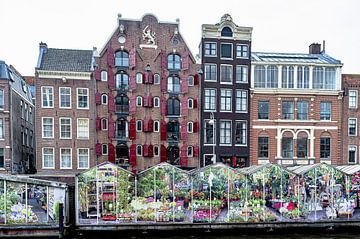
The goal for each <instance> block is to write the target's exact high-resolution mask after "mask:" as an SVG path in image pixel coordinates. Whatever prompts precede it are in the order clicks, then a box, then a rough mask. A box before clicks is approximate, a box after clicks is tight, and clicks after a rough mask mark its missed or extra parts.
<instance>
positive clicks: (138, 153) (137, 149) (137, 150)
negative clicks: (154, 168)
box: [136, 145, 142, 156]
mask: <svg viewBox="0 0 360 239" xmlns="http://www.w3.org/2000/svg"><path fill="white" fill-rule="evenodd" d="M136 156H142V146H141V145H137V146H136Z"/></svg>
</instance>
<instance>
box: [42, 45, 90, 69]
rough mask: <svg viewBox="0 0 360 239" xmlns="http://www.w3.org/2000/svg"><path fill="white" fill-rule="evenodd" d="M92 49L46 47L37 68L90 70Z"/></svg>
mask: <svg viewBox="0 0 360 239" xmlns="http://www.w3.org/2000/svg"><path fill="white" fill-rule="evenodd" d="M92 58H93V51H92V50H74V49H56V48H46V49H45V50H44V51H43V53H42V56H41V62H40V65H39V67H38V70H46V71H72V72H91V69H92Z"/></svg>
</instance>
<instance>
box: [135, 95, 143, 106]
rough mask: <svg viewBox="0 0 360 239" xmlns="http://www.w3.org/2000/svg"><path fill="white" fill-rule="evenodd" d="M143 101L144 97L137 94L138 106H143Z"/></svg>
mask: <svg viewBox="0 0 360 239" xmlns="http://www.w3.org/2000/svg"><path fill="white" fill-rule="evenodd" d="M142 102H143V98H142V97H141V96H140V95H139V96H136V106H139V107H141V106H142Z"/></svg>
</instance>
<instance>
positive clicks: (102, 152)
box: [101, 144, 108, 155]
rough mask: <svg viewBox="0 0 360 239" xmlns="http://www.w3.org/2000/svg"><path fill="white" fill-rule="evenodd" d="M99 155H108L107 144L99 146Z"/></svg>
mask: <svg viewBox="0 0 360 239" xmlns="http://www.w3.org/2000/svg"><path fill="white" fill-rule="evenodd" d="M101 154H102V155H108V145H107V144H102V145H101Z"/></svg>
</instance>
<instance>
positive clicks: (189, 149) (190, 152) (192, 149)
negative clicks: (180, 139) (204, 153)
mask: <svg viewBox="0 0 360 239" xmlns="http://www.w3.org/2000/svg"><path fill="white" fill-rule="evenodd" d="M193 155H194V147H193V146H189V147H188V148H187V156H188V157H193Z"/></svg>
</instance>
